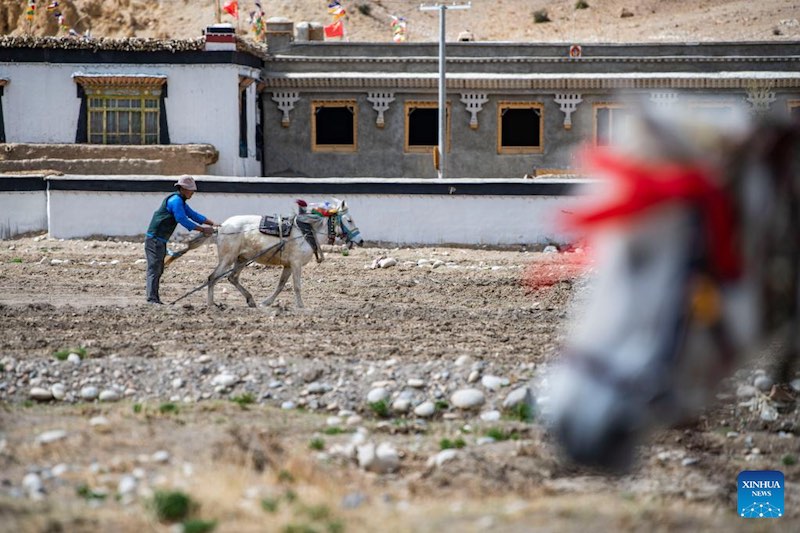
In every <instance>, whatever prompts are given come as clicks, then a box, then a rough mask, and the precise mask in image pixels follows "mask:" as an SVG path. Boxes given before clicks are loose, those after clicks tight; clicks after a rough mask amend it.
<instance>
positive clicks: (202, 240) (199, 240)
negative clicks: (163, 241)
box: [164, 233, 215, 268]
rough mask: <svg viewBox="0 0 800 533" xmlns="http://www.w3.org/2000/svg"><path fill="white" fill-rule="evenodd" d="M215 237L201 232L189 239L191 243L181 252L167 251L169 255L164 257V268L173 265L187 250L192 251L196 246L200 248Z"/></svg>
mask: <svg viewBox="0 0 800 533" xmlns="http://www.w3.org/2000/svg"><path fill="white" fill-rule="evenodd" d="M214 237H215V236H214V235H208V236H206V235H204V234H202V233H201V234H200V235H198V236H197V237H195V238H194V239H192V240H191V241H189V245H188V246H187V247H186V249H184V250H181V251H180V252H167V257H166V258H165V259H164V268H166V267H168V266H169V265H171V264H172V262H173V261H175V260H176V259H178V258H180V257H182V256H183V255H184V254H186V253H187V252H191V251H192V250H194V249H195V248H199V247H200V246H202V245H204V244H210V243H211V242H212V241H213V240H214Z"/></svg>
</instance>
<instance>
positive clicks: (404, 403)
mask: <svg viewBox="0 0 800 533" xmlns="http://www.w3.org/2000/svg"><path fill="white" fill-rule="evenodd" d="M409 409H411V400H409V399H408V398H402V397H401V398H397V399H396V400H395V401H393V402H392V411H394V412H396V413H407V412H408V410H409Z"/></svg>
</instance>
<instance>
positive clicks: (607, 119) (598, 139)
mask: <svg viewBox="0 0 800 533" xmlns="http://www.w3.org/2000/svg"><path fill="white" fill-rule="evenodd" d="M631 116H632V113H631V110H630V109H628V108H626V107H624V106H623V105H622V104H595V105H594V142H595V144H596V145H597V146H607V145H609V144H617V143H619V142H620V140H621V139H620V137H621V134H622V132H623V131H624V130H625V125H626V123H627V122H628V120H630V118H631Z"/></svg>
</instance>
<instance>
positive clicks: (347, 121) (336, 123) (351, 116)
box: [311, 100, 358, 152]
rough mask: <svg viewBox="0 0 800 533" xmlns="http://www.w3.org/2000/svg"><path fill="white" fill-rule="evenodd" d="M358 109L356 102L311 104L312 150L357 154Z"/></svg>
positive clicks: (316, 102) (335, 101)
mask: <svg viewBox="0 0 800 533" xmlns="http://www.w3.org/2000/svg"><path fill="white" fill-rule="evenodd" d="M357 124H358V107H357V106H356V101H355V100H315V101H312V102H311V150H312V151H314V152H355V151H356V149H357V143H356V138H357V136H356V132H357V128H356V125H357Z"/></svg>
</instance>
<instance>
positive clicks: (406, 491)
mask: <svg viewBox="0 0 800 533" xmlns="http://www.w3.org/2000/svg"><path fill="white" fill-rule="evenodd" d="M378 257H392V258H395V259H396V260H397V265H395V266H393V267H390V268H378V269H370V268H367V267H369V266H370V265H371V264H372V263H373V261H374V260H375V259H376V258H378ZM214 263H215V252H214V250H213V249H212V248H207V249H206V248H204V249H202V250H200V251H197V252H194V255H187V256H185V257H184V258H183V259H181V260H180V261H178V262H177V263H176V265H175V266H174V267H171V268H170V269H169V270H167V272H166V273H165V276H164V281H163V285H162V294H161V295H162V299H163V300H164V301H171V300H172V299H175V298H177V297H179V296H180V295H182V294H183V293H185V292H186V291H188V290H189V289H191V288H193V287H195V286H197V285H199V284H200V283H202V282H203V281H204V280H205V277H206V276H207V275H208V273H209V272H210V271H211V269H212V268H213V265H214ZM581 263H585V260H584V258H581V257H578V255H577V254H543V253H534V252H526V251H522V250H507V251H491V250H467V249H454V248H439V249H432V248H425V249H395V250H385V249H377V248H363V249H358V250H354V251H352V252H351V253H350V254H349V255H347V256H345V255H342V254H341V253H338V252H336V251H329V253H328V254H327V260H326V261H325V262H324V263H322V264H321V265H309V266H308V268H307V269H306V271H305V272H304V276H303V279H304V288H303V294H304V299H305V302H306V305H307V308H306V309H304V310H298V309H296V308H295V307H294V304H293V298H292V296H291V291H290V290H288V289H287V291H286V292H285V293H284V294H283V295H281V296H280V297H279V299H278V302H277V303H276V305H274V306H273V307H270V308H258V309H249V308H247V307H245V305H244V301H243V299H242V298H241V297H240V295H239V294H238V293H236V291H235V290H234V289H233V288H232V287H231V286H230V285H228V284H227V283H221V284H219V285H218V289H217V296H218V298H217V301H218V302H221V303H223V306H222V308H221V309H207V308H206V305H205V291H200V292H199V293H197V294H194V295H192V296H190V297H189V298H187V299H186V300H184V301H183V302H181V303H180V304H178V305H176V306H152V305H147V304H145V303H144V296H143V287H144V267H145V265H144V264H143V249H142V243H141V242H115V241H101V240H96V241H91V240H87V241H81V240H74V241H57V240H50V239H46V238H42V237H37V238H33V237H26V238H21V239H13V240H6V241H0V320H1V321H2V328H0V363H1V364H2V366H0V530H2V531H9V532H10V531H70V532H72V531H172V530H171V529H170V527H171V526H170V525H169V524H167V523H166V522H165V523H160V522H159V520H158V519H157V517H156V512H155V510H154V506H153V504H152V502H153V500H154V495H155V494H156V493H158V492H159V491H166V490H180V491H183V492H184V493H185V494H188V495H189V496H190V497H191V498H192V499H193V500H194V501H195V502H197V504H199V505H198V506H197V507H196V508H195V509H194V511H193V512H192V516H193V517H195V518H197V519H202V520H206V521H213V522H216V529H215V531H231V532H243V531H332V532H333V531H482V530H499V531H529V530H531V529H542V530H546V531H574V530H580V529H586V528H589V527H591V528H593V529H594V530H595V531H617V530H645V529H646V530H649V531H667V530H673V529H674V530H678V529H679V530H682V531H702V530H723V529H724V530H740V529H741V530H744V529H746V528H747V529H748V530H752V529H753V528H755V529H757V530H759V531H764V530H773V529H774V530H781V531H789V530H798V528H800V505H798V504H800V492H798V487H800V485H799V484H798V480H799V479H800V470H799V468H800V467H798V466H797V465H796V464H795V463H796V462H797V459H796V458H797V457H798V455H799V454H800V447H799V446H798V439H797V437H796V436H795V433H796V432H797V427H796V426H797V423H798V415H797V412H796V409H795V407H796V404H795V400H794V398H790V399H789V400H785V401H784V402H783V403H781V404H780V405H778V407H779V409H778V411H779V415H778V416H777V418H776V419H775V420H771V421H765V420H763V419H762V418H761V417H760V416H759V411H758V410H756V409H754V408H753V407H748V406H747V405H745V403H744V402H745V400H750V399H752V400H754V401H755V400H761V399H763V398H765V396H764V395H763V393H761V392H755V393H753V394H749V393H748V395H747V396H746V395H745V394H744V393H743V392H742V386H743V385H749V384H752V383H753V379H754V378H755V379H757V378H758V376H759V373H758V370H759V369H763V368H768V361H759V362H758V363H757V364H753V365H750V366H749V367H748V369H746V370H743V371H740V373H739V374H738V375H737V378H736V379H732V380H730V381H729V382H728V383H726V384H725V387H724V388H723V390H722V391H721V394H720V397H719V398H720V400H719V402H718V405H715V406H714V407H713V408H712V409H710V410H709V411H708V413H707V414H706V416H704V417H702V418H701V419H700V420H699V421H698V423H697V424H696V425H695V426H694V427H690V428H683V429H673V430H668V431H664V432H662V433H659V434H658V435H656V436H655V438H654V440H653V441H652V442H651V443H649V444H648V445H647V446H643V447H642V449H641V451H640V456H641V457H640V462H639V465H640V466H639V467H638V468H637V470H636V471H635V472H633V473H631V474H630V475H628V476H624V477H606V476H602V475H599V474H596V473H593V472H588V471H584V470H581V469H577V468H575V467H572V466H570V465H567V464H564V463H563V462H562V461H560V460H559V457H558V453H557V450H555V449H554V448H553V447H552V445H551V442H550V438H549V436H548V434H547V432H546V430H545V429H544V428H543V427H542V426H541V425H540V424H538V423H537V421H536V420H535V418H534V421H533V422H532V423H527V422H523V421H522V420H520V418H521V416H520V414H524V413H520V412H519V411H518V410H504V409H503V408H502V404H503V401H504V399H506V398H507V396H508V394H509V392H510V391H512V390H514V389H516V388H517V387H519V386H521V385H525V384H527V383H528V382H529V380H531V379H533V378H536V377H537V375H539V373H540V372H541V371H542V368H543V365H544V364H545V363H546V362H548V361H551V360H553V359H554V357H556V353H557V348H558V345H559V343H560V342H561V341H562V339H563V335H564V334H565V333H564V329H565V325H566V317H567V316H568V313H569V301H570V298H571V297H572V296H573V295H574V293H575V292H576V291H577V288H578V287H581V286H583V285H584V284H585V283H586V276H585V275H584V276H582V277H580V278H576V275H577V273H579V272H580V271H581V270H580V269H579V268H576V265H580V264H581ZM433 265H436V267H435V268H434V266H433ZM532 279H533V280H534V282H535V280H537V279H538V280H547V281H546V283H538V288H536V289H535V290H530V289H529V288H526V286H525V284H524V283H523V282H524V281H525V280H528V281H530V280H532ZM242 281H243V283H244V284H245V285H246V286H247V287H248V288H250V289H251V292H253V294H254V296H255V297H256V299H264V298H265V297H266V296H267V295H268V294H269V292H270V291H271V290H272V287H273V285H274V283H276V281H277V271H274V270H269V269H263V268H261V267H258V268H255V267H254V268H250V269H248V270H247V271H246V273H245V274H243V275H242ZM225 286H227V287H225ZM223 287H225V292H224V293H223ZM59 352H60V353H61V355H62V358H63V357H66V354H67V353H69V352H74V353H76V354H79V355H81V356H83V358H82V360H81V359H78V356H74V357H70V358H69V359H67V360H63V361H62V360H59V358H56V357H54V355H55V354H56V353H59ZM226 376H227V377H226ZM493 376H494V377H497V378H498V379H499V380H500V381H495V382H493V381H492V380H490V379H486V378H487V377H490V378H491V377H493ZM56 384H61V386H62V387H61V390H60V393H59V394H57V396H58V397H60V399H52V400H49V399H48V398H47V394H45V393H47V392H48V391H55V389H54V388H53V387H54V386H55V385H56ZM34 388H37V389H43V390H44V392H42V391H40V392H39V394H44V396H45V398H43V399H42V400H41V401H39V400H35V399H32V391H33V389H34ZM91 388H94V389H97V390H96V391H95V393H94V395H92V394H90V391H88V389H91ZM464 388H475V389H478V390H480V391H481V392H482V393H483V394H484V395H485V403H484V404H483V405H482V406H481V407H480V408H479V409H476V410H460V409H457V408H455V407H454V406H453V405H452V401H451V400H450V397H451V395H452V393H453V392H454V391H456V390H458V389H464ZM751 388H752V387H751ZM376 389H384V391H386V393H387V394H388V398H386V400H385V401H384V402H383V407H381V405H376V403H373V404H372V406H370V405H369V404H368V401H367V395H368V394H370V395H372V394H373V393H374V391H375V390H376ZM99 391H102V392H101V393H100V394H101V398H103V396H102V394H104V393H108V394H107V395H106V396H105V400H106V401H99V400H97V399H91V398H92V396H97V392H99ZM84 393H86V395H85V396H84ZM53 394H55V392H54V393H53ZM375 394H378V393H375ZM378 395H379V394H378ZM398 399H407V400H409V401H408V402H407V403H408V404H409V405H406V406H403V405H402V402H400V403H398V402H397V400H398ZM426 400H427V401H431V402H434V405H435V413H434V414H433V415H431V416H427V415H426V416H417V415H415V414H413V413H411V412H408V410H409V409H414V408H415V407H417V406H418V405H419V404H420V403H422V402H423V401H426ZM380 403H381V402H378V404H380ZM753 405H754V404H753ZM497 411H501V412H502V413H497ZM534 416H535V414H534ZM53 431H61V433H52V432H53ZM46 432H50V433H46ZM370 444H375V445H378V451H377V452H376V453H377V455H378V456H380V458H379V459H380V460H377V459H376V460H375V461H373V462H371V463H370V462H369V461H368V459H367V456H368V454H369V451H368V450H359V449H358V447H357V446H360V447H362V448H367V447H368V446H369V445H370ZM448 446H454V448H453V449H454V450H455V451H454V452H448V454H449V455H448V454H445V455H437V454H440V451H441V450H442V448H446V447H448ZM381 447H383V451H384V453H383V454H382V453H381V451H380V450H381ZM386 450H389V452H388V453H387V452H386ZM359 457H360V461H361V463H359ZM437 463H438V464H437ZM746 469H754V470H755V469H777V470H781V471H783V472H784V473H785V475H786V480H787V486H786V491H785V492H786V516H784V517H783V518H781V519H776V520H759V521H745V520H743V519H740V518H738V517H737V515H736V476H737V474H738V473H739V472H740V471H741V470H746ZM753 522H756V523H755V524H754V523H753ZM194 524H195V526H191V525H187V526H186V528H185V530H186V531H192V529H191V527H200V526H197V525H196V524H197V522H195V523H194ZM747 526H749V527H747ZM201 530H202V529H196V530H194V531H201Z"/></svg>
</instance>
